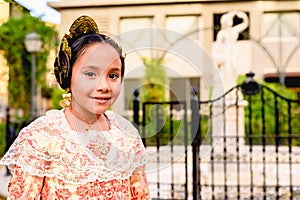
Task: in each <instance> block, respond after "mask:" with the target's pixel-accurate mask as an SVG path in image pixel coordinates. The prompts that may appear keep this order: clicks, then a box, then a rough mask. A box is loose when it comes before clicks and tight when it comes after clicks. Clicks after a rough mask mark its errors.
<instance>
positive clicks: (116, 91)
mask: <svg viewBox="0 0 300 200" xmlns="http://www.w3.org/2000/svg"><path fill="white" fill-rule="evenodd" d="M120 91H121V83H117V84H115V85H114V86H113V92H114V94H115V95H116V96H119V94H120Z"/></svg>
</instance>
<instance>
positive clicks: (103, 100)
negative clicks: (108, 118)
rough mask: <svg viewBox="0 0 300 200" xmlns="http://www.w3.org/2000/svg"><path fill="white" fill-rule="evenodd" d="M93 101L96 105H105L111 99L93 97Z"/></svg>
mask: <svg viewBox="0 0 300 200" xmlns="http://www.w3.org/2000/svg"><path fill="white" fill-rule="evenodd" d="M94 100H95V101H96V102H97V103H101V104H103V103H106V102H108V101H110V100H111V97H94Z"/></svg>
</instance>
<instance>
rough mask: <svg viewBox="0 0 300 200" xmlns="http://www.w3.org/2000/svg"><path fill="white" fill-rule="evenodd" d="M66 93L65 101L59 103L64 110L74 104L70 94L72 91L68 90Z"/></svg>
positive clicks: (64, 95)
mask: <svg viewBox="0 0 300 200" xmlns="http://www.w3.org/2000/svg"><path fill="white" fill-rule="evenodd" d="M66 92H67V93H66V94H63V95H62V97H63V100H61V101H60V102H59V105H60V106H61V107H63V108H67V107H69V106H70V105H71V102H72V93H71V92H70V90H67V91H66Z"/></svg>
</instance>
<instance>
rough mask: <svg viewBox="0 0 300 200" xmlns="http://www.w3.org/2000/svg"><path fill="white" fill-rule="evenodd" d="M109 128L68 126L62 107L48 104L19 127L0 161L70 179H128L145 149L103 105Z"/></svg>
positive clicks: (127, 126)
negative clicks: (85, 129)
mask: <svg viewBox="0 0 300 200" xmlns="http://www.w3.org/2000/svg"><path fill="white" fill-rule="evenodd" d="M106 115H107V116H108V118H109V120H110V122H111V124H112V129H111V130H110V131H91V132H87V133H77V132H76V131H73V130H72V129H71V128H70V126H69V124H68V123H67V120H66V118H65V115H64V112H63V110H60V111H58V110H51V111H48V112H47V113H46V115H45V116H43V117H40V118H38V119H37V120H35V121H34V122H33V123H31V124H30V125H29V126H28V127H26V128H24V129H23V130H22V131H21V132H20V134H19V136H18V138H17V139H16V141H15V142H14V144H13V145H12V146H11V148H10V149H9V151H8V152H7V153H6V154H5V155H4V157H3V159H2V160H1V161H0V164H5V165H10V167H11V168H12V170H13V165H18V166H20V167H21V168H22V170H24V171H26V172H28V173H29V174H31V175H36V176H40V177H43V176H49V177H57V178H58V179H62V180H64V181H65V182H66V183H70V184H85V183H87V182H92V181H95V180H99V181H110V180H113V179H118V180H120V179H121V180H124V179H128V178H129V177H130V176H131V175H132V173H133V171H134V170H135V168H137V167H139V166H142V165H144V164H145V163H146V150H145V148H144V146H143V143H142V141H141V138H140V136H139V134H138V132H137V130H136V129H135V128H134V127H133V125H132V124H131V123H130V122H129V121H127V120H126V119H124V118H122V117H121V116H120V115H118V114H117V113H115V112H112V111H107V112H106Z"/></svg>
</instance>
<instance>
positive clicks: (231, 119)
mask: <svg viewBox="0 0 300 200" xmlns="http://www.w3.org/2000/svg"><path fill="white" fill-rule="evenodd" d="M246 105H247V102H246V101H245V100H241V101H239V102H238V103H237V104H236V102H235V101H226V105H223V104H221V102H220V101H218V102H216V103H215V104H214V105H213V111H212V112H213V116H212V145H213V147H214V148H215V149H216V150H217V149H219V150H220V151H222V152H223V151H224V148H225V147H226V151H227V153H229V152H231V153H234V152H237V148H239V147H240V146H241V145H244V144H245V139H244V136H245V121H244V107H245V106H246Z"/></svg>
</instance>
